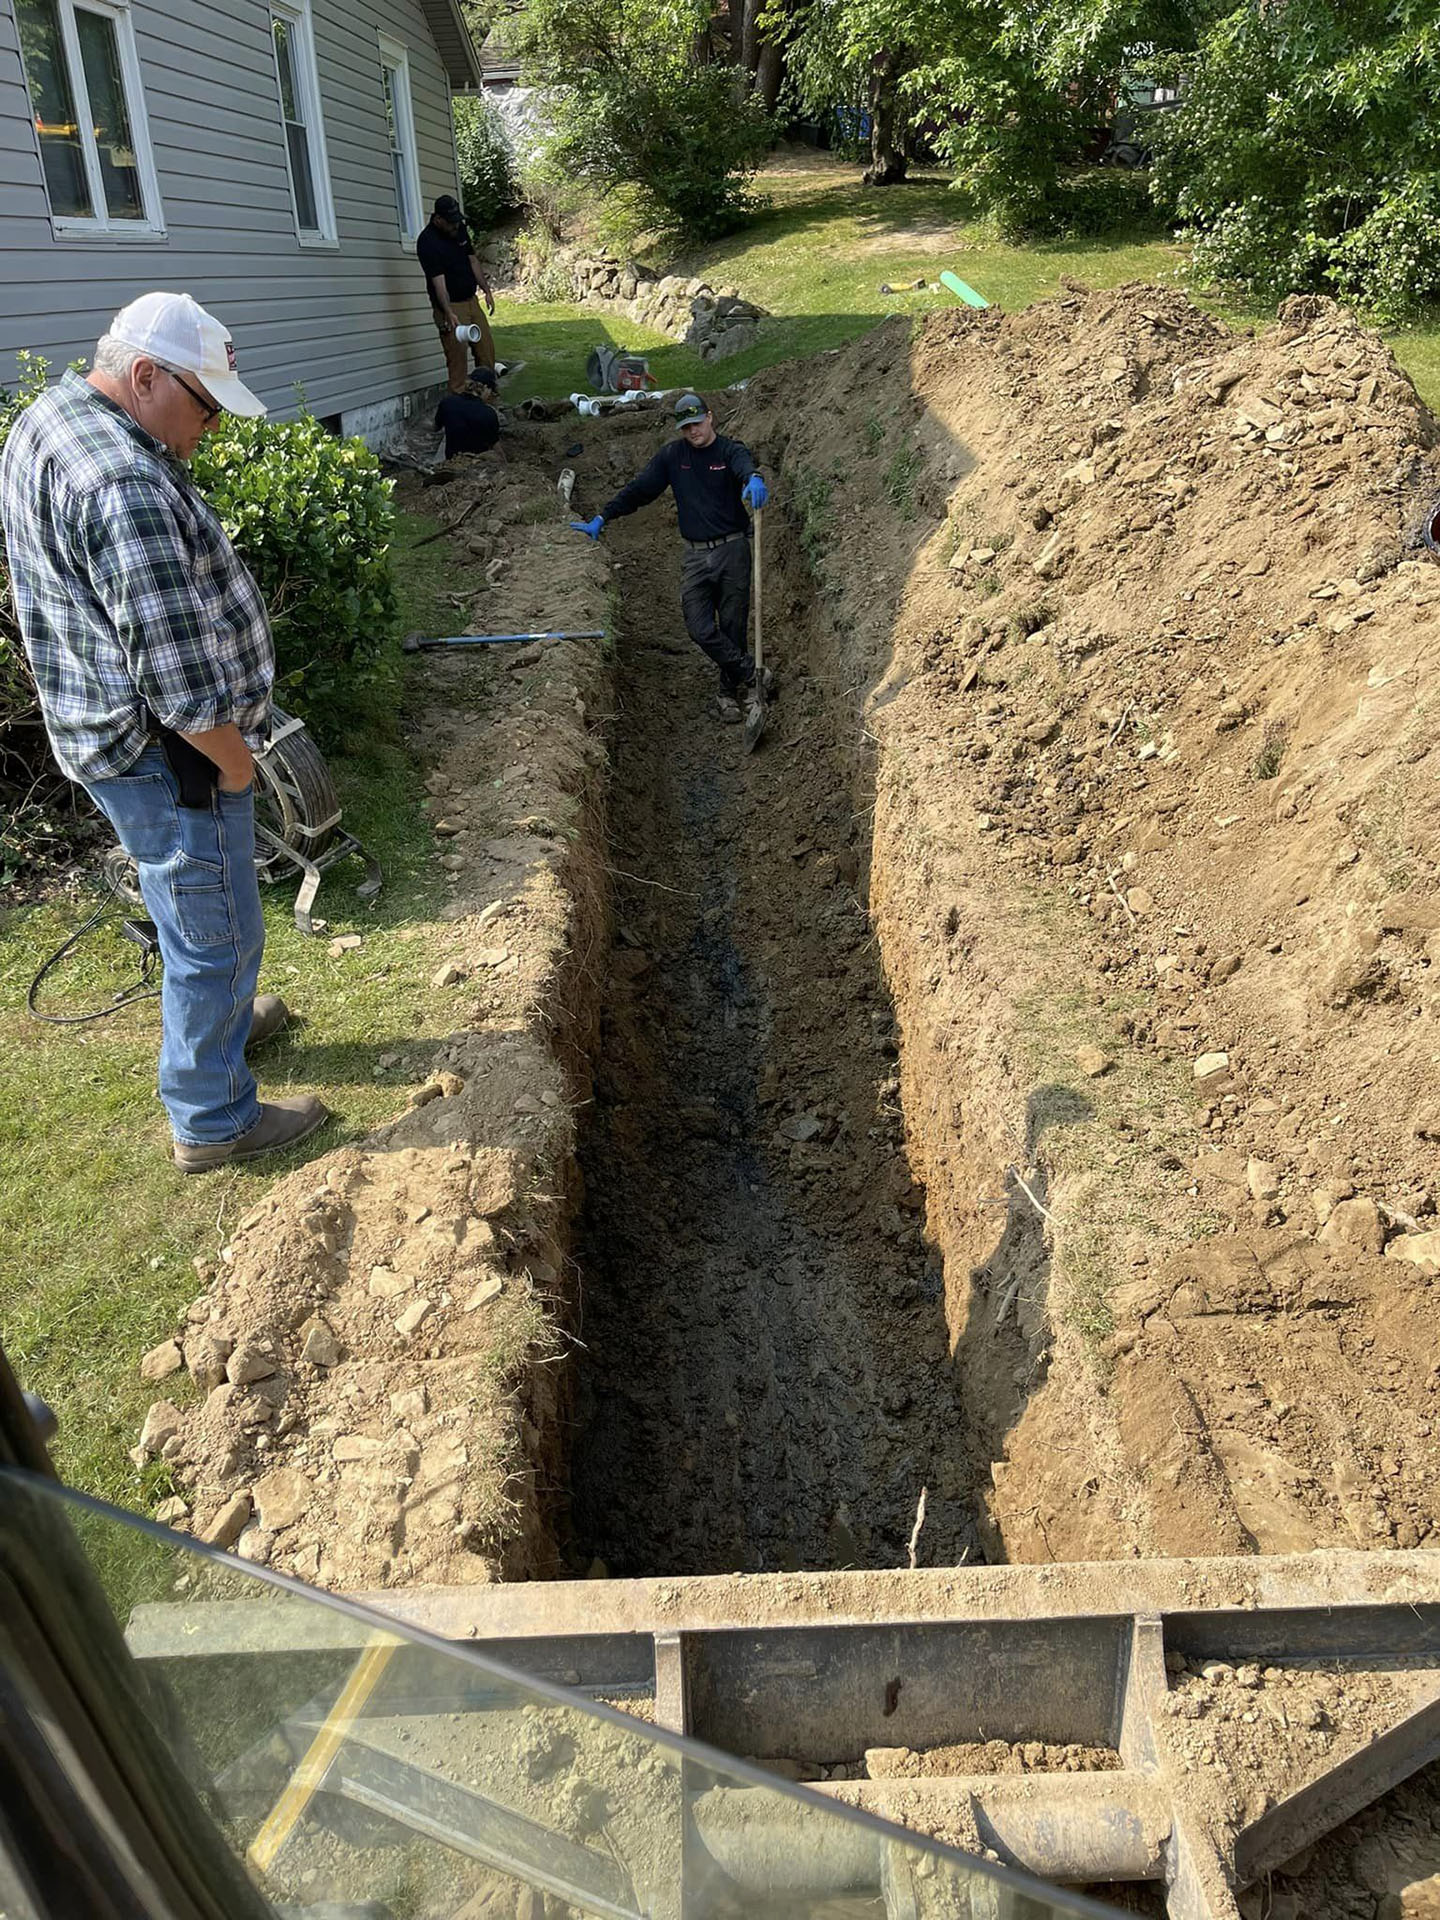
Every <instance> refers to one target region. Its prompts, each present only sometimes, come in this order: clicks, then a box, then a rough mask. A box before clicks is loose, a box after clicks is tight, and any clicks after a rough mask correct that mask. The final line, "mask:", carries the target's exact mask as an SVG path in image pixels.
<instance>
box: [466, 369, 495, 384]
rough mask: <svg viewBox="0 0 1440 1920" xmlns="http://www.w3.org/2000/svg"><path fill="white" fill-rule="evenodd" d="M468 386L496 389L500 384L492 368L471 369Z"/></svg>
mask: <svg viewBox="0 0 1440 1920" xmlns="http://www.w3.org/2000/svg"><path fill="white" fill-rule="evenodd" d="M469 384H470V385H471V386H472V387H498V386H499V384H500V382H499V381H498V380H497V379H496V378H495V369H494V368H493V367H472V368H471V370H470V381H469Z"/></svg>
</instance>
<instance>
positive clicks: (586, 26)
mask: <svg viewBox="0 0 1440 1920" xmlns="http://www.w3.org/2000/svg"><path fill="white" fill-rule="evenodd" d="M519 19H520V24H519V32H520V34H521V36H522V49H523V54H524V58H525V60H526V63H527V70H528V72H529V74H530V75H531V77H532V78H533V79H534V80H535V82H536V84H537V85H542V86H544V87H545V88H546V90H547V95H548V102H549V108H550V116H551V118H550V124H551V132H550V135H549V138H548V141H547V143H546V147H547V150H546V153H545V156H544V162H543V164H544V166H545V168H546V169H547V170H548V171H549V172H551V173H552V174H557V175H560V176H563V177H565V178H567V179H568V180H570V181H572V182H578V183H582V184H583V185H584V186H586V187H587V188H589V189H590V190H591V191H592V192H593V193H595V194H597V195H599V196H601V197H604V196H607V195H611V194H615V193H617V192H622V191H623V192H626V193H628V195H629V196H630V197H631V198H632V199H633V201H634V203H635V205H636V214H637V219H638V221H639V223H641V224H643V225H646V226H653V227H655V228H656V229H658V230H661V231H669V232H678V233H683V234H684V236H685V237H686V238H687V239H689V240H704V239H709V238H712V237H714V236H716V235H719V234H722V233H727V232H730V231H732V230H733V229H734V228H735V227H737V226H738V225H740V223H741V222H742V221H743V219H744V217H745V215H746V214H747V212H748V211H749V210H750V207H751V205H752V204H753V201H752V198H751V196H750V194H749V191H748V183H749V181H750V178H751V176H752V175H753V173H754V171H755V169H756V167H758V166H759V164H760V162H761V160H762V159H763V158H764V156H765V152H766V149H767V147H768V144H769V141H770V137H771V132H772V128H771V124H770V121H769V118H768V116H767V115H766V114H765V112H764V111H763V109H762V108H761V107H760V106H759V104H758V103H757V102H756V101H755V100H754V99H753V98H752V97H751V96H750V95H748V94H747V93H745V92H744V91H743V89H742V88H741V87H740V86H739V85H738V76H737V73H736V70H735V69H734V68H731V67H725V66H719V65H711V64H709V63H706V62H702V61H700V60H699V59H697V49H698V47H699V45H700V41H701V37H702V35H703V34H704V32H705V31H706V30H707V27H708V21H709V7H708V5H705V4H701V0H533V3H532V4H531V5H530V6H529V7H528V8H527V10H526V12H525V13H524V14H523V15H522V16H520V17H519Z"/></svg>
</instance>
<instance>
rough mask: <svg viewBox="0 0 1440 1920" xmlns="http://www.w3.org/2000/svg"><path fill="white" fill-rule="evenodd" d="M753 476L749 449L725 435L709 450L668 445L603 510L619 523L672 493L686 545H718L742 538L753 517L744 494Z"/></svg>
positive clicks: (604, 516)
mask: <svg viewBox="0 0 1440 1920" xmlns="http://www.w3.org/2000/svg"><path fill="white" fill-rule="evenodd" d="M754 471H755V460H754V456H753V455H752V454H751V452H750V449H749V448H748V447H745V446H742V445H741V444H740V442H739V441H738V440H727V439H726V438H725V436H724V435H723V434H719V433H717V434H716V436H715V438H714V439H713V440H712V441H711V442H710V444H709V446H708V447H692V446H690V445H688V444H687V443H686V442H685V441H684V440H667V441H666V443H665V445H664V446H663V447H661V449H660V451H659V452H658V453H657V454H656V456H655V458H654V459H653V460H652V461H651V462H650V464H649V466H648V467H646V468H645V469H644V470H643V472H640V473H637V474H636V476H635V478H634V479H633V480H632V481H631V482H630V484H629V485H628V486H626V487H622V488H621V489H620V491H619V493H617V494H616V496H615V498H614V499H613V500H612V501H611V502H610V504H609V506H608V507H602V508H601V517H602V519H605V520H619V519H621V518H622V517H623V516H624V515H625V514H627V513H634V511H635V509H636V508H637V507H648V506H649V504H650V502H651V501H652V500H658V499H659V498H660V496H661V494H662V493H663V492H664V491H665V489H666V488H667V487H669V489H670V491H671V492H672V493H673V494H674V495H675V512H676V514H677V516H678V518H679V521H680V533H681V537H682V538H683V539H686V540H719V539H722V538H723V537H724V535H725V534H727V533H744V532H745V531H746V529H747V528H748V527H749V524H750V517H749V515H748V514H747V513H746V511H745V504H744V502H743V501H742V500H741V498H740V489H741V488H742V487H743V486H744V484H745V482H746V481H747V480H748V479H749V478H750V476H751V474H752V473H754Z"/></svg>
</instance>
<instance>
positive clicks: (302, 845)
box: [255, 707, 340, 880]
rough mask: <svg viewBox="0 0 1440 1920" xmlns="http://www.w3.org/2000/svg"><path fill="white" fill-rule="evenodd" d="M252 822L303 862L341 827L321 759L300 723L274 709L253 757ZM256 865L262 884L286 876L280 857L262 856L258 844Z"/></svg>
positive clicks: (337, 802) (315, 854) (287, 867)
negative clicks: (264, 739)
mask: <svg viewBox="0 0 1440 1920" xmlns="http://www.w3.org/2000/svg"><path fill="white" fill-rule="evenodd" d="M255 821H256V824H257V826H261V827H268V828H269V830H270V832H271V833H273V834H274V835H275V837H276V839H277V840H283V841H284V843H285V845H286V846H287V847H289V848H291V849H292V850H293V851H294V852H295V853H298V854H302V855H303V856H304V857H305V859H307V860H315V859H317V858H318V857H319V855H320V854H322V853H324V851H325V849H326V848H327V847H328V846H329V845H330V844H331V842H332V841H333V840H334V838H335V832H336V829H337V828H338V827H339V825H340V798H339V795H338V794H337V793H336V791H335V783H334V781H333V780H332V779H331V778H330V769H329V768H328V767H327V766H326V764H325V759H324V755H323V754H322V753H321V751H320V749H319V748H318V747H317V746H316V744H315V742H314V741H313V740H312V739H311V737H310V735H309V733H308V732H307V730H306V727H305V722H304V721H303V720H297V719H295V718H294V716H293V715H292V714H288V713H282V712H281V710H280V708H279V707H276V708H274V709H273V711H272V714H271V729H270V744H269V745H268V746H267V747H266V748H265V750H264V752H263V753H259V754H257V755H256V756H255ZM255 864H256V865H257V866H258V867H259V869H260V872H261V874H262V875H263V877H264V878H266V879H267V880H268V879H274V878H278V877H279V875H280V874H282V873H288V872H289V871H290V865H289V862H288V861H286V859H285V856H284V855H283V854H281V853H279V852H276V851H273V850H272V851H271V852H270V853H269V854H268V855H267V854H266V852H265V850H264V845H263V842H262V844H261V845H260V846H259V847H258V848H257V850H256V855H255Z"/></svg>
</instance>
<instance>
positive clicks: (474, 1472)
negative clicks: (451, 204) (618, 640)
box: [135, 455, 611, 1588]
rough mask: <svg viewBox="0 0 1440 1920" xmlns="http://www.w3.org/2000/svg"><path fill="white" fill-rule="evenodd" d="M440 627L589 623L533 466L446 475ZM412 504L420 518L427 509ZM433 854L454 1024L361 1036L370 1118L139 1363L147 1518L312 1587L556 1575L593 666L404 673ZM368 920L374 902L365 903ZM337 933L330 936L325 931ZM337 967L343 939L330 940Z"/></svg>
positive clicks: (443, 666)
mask: <svg viewBox="0 0 1440 1920" xmlns="http://www.w3.org/2000/svg"><path fill="white" fill-rule="evenodd" d="M443 499H444V505H443V507H442V509H441V511H442V512H443V513H444V514H446V515H447V516H448V517H450V518H451V519H456V520H458V519H459V518H460V516H461V514H462V513H463V512H465V510H466V509H467V508H468V509H470V511H469V512H468V514H467V515H466V518H465V523H464V531H463V533H461V534H457V535H456V536H455V540H456V549H457V555H456V557H457V579H458V580H459V581H460V582H461V583H462V584H463V585H464V586H465V591H464V592H462V593H460V594H458V595H457V596H456V599H457V602H458V603H459V604H458V606H457V615H456V618H457V623H458V627H459V630H461V631H464V630H465V623H466V617H467V616H468V617H469V618H470V620H471V625H470V628H469V630H470V631H497V630H498V631H509V630H516V631H525V630H531V629H534V628H537V627H545V628H549V627H552V626H553V627H554V628H557V629H570V630H574V629H580V628H586V627H592V626H595V627H599V626H603V625H604V622H605V612H606V606H605V584H604V580H603V577H602V576H601V574H600V573H599V572H597V568H596V563H595V560H594V557H593V556H592V555H589V554H586V553H585V552H584V551H583V550H581V549H580V548H579V546H578V545H577V544H572V543H571V542H570V541H569V540H568V539H562V538H560V529H561V527H563V507H562V505H561V502H560V501H559V499H558V498H557V496H556V494H555V491H554V481H553V477H552V476H550V475H549V474H548V472H547V471H546V470H545V469H544V468H540V469H538V470H537V469H532V468H529V467H527V465H526V464H525V461H524V459H523V455H522V457H520V458H518V459H517V460H515V461H514V462H513V463H512V464H511V465H510V466H509V467H506V468H497V467H494V466H491V465H489V464H488V463H486V464H474V465H468V466H467V467H466V469H464V470H463V472H462V475H461V477H460V478H458V479H457V480H456V481H455V482H454V483H453V485H451V486H450V487H448V488H446V489H445V490H444V494H443ZM427 504H429V502H427ZM418 671H420V672H421V673H423V675H424V677H425V686H426V689H427V699H428V703H429V704H428V707H427V711H426V714H425V721H424V728H423V738H424V741H425V744H426V753H427V759H428V761H429V772H428V774H427V778H426V787H427V791H428V795H429V798H428V799H427V802H426V805H427V807H428V808H429V810H430V813H431V815H432V819H433V825H434V834H435V856H434V857H435V859H436V861H437V863H438V865H439V867H440V868H441V870H442V871H443V872H444V874H445V876H446V879H447V883H448V886H449V890H450V900H449V905H448V907H447V910H446V913H445V916H444V918H443V919H442V920H441V921H440V922H438V923H436V924H434V925H430V926H420V927H416V928H415V929H414V935H415V937H416V938H417V939H422V940H424V941H426V942H427V944H428V945H429V947H430V950H431V955H432V957H433V960H434V966H435V984H436V986H437V987H443V988H444V989H446V990H447V991H451V992H453V994H454V1001H455V1028H454V1030H453V1032H452V1033H451V1034H450V1035H449V1038H448V1040H447V1042H446V1044H445V1046H444V1047H443V1048H442V1049H441V1051H440V1052H439V1053H438V1054H437V1055H436V1056H435V1057H434V1058H432V1059H428V1060H427V1059H417V1058H415V1057H413V1056H414V1049H413V1048H412V1047H409V1046H407V1045H406V1044H405V1043H404V1042H403V1040H402V1041H400V1042H399V1043H397V1042H395V1041H394V1040H387V1039H386V1038H385V1037H383V1036H382V1037H378V1038H377V1045H376V1068H375V1070H376V1074H377V1077H379V1078H382V1079H383V1078H391V1079H393V1080H395V1081H396V1083H397V1118H396V1119H395V1120H394V1121H393V1123H391V1124H390V1125H389V1126H387V1127H384V1128H382V1129H381V1130H380V1131H379V1132H378V1133H376V1134H374V1135H372V1136H370V1137H369V1138H368V1139H365V1140H363V1141H361V1142H358V1143H355V1144H353V1145H350V1146H346V1147H343V1148H341V1149H340V1150H338V1151H336V1152H333V1153H330V1154H328V1155H326V1156H325V1157H324V1158H323V1159H321V1160H319V1161H317V1162H315V1163H314V1164H312V1165H311V1166H309V1167H306V1168H304V1169H302V1170H301V1171H299V1172H297V1173H294V1174H292V1175H290V1176H289V1177H288V1178H287V1179H285V1180H283V1181H282V1182H280V1184H279V1185H278V1186H277V1187H276V1189H275V1191H274V1193H273V1195H272V1196H271V1198H270V1199H269V1200H268V1201H267V1202H265V1203H264V1204H263V1205H261V1206H260V1207H258V1208H257V1209H255V1211H254V1212H252V1213H251V1214H250V1215H249V1216H248V1217H246V1218H245V1219H244V1220H242V1221H241V1222H240V1223H239V1226H238V1227H237V1229H236V1230H235V1232H234V1233H233V1234H231V1235H230V1237H229V1239H228V1240H227V1241H226V1242H225V1244H224V1245H223V1246H222V1247H221V1249H220V1253H219V1258H218V1260H217V1261H214V1262H209V1261H207V1260H205V1259H204V1258H201V1259H199V1260H197V1267H198V1268H199V1269H200V1271H201V1274H202V1277H203V1278H204V1279H205V1280H206V1282H207V1285H206V1288H205V1291H204V1292H203V1293H202V1294H201V1295H200V1297H199V1298H198V1299H197V1300H196V1302H195V1303H194V1305H193V1306H192V1307H191V1308H190V1311H189V1315H188V1317H187V1323H186V1325H185V1326H184V1327H183V1328H182V1329H180V1331H179V1333H178V1335H177V1339H176V1340H175V1341H174V1342H167V1343H165V1344H164V1345H162V1346H161V1347H160V1348H157V1349H156V1350H155V1351H154V1352H153V1353H152V1354H150V1355H147V1356H146V1359H145V1361H144V1362H143V1363H142V1368H143V1370H144V1371H146V1372H147V1374H148V1376H149V1377H151V1378H153V1379H156V1380H157V1381H163V1380H164V1379H165V1378H166V1377H167V1376H168V1375H170V1374H172V1373H173V1374H176V1375H180V1370H181V1368H183V1369H184V1374H183V1375H181V1376H180V1377H182V1378H183V1379H184V1380H185V1384H186V1386H187V1388H188V1393H187V1394H186V1395H177V1396H176V1397H175V1399H166V1400H161V1401H158V1402H157V1403H156V1404H155V1405H154V1406H152V1407H151V1409H150V1413H149V1416H148V1418H147V1420H146V1422H145V1428H144V1431H143V1432H142V1433H141V1435H140V1438H139V1443H138V1445H137V1448H136V1453H135V1457H136V1460H137V1463H138V1464H145V1463H147V1462H149V1461H150V1460H152V1459H161V1460H164V1461H166V1462H168V1463H169V1467H170V1477H171V1479H172V1482H173V1484H174V1486H175V1488H176V1492H175V1493H174V1494H173V1495H172V1496H171V1497H170V1498H169V1499H167V1500H166V1501H165V1502H164V1503H162V1505H161V1506H160V1508H159V1509H158V1517H160V1518H162V1519H165V1520H168V1521H169V1522H170V1523H171V1524H172V1525H177V1526H181V1527H187V1528H190V1529H192V1530H193V1531H195V1532H196V1533H198V1534H199V1535H200V1536H201V1537H202V1538H203V1539H206V1540H208V1541H211V1542H212V1543H214V1544H217V1545H220V1546H225V1547H233V1548H235V1549H236V1551H237V1552H238V1553H239V1554H240V1555H241V1557H242V1558H244V1559H248V1560H251V1561H255V1562H260V1563H262V1564H268V1565H271V1566H275V1567H278V1568H281V1569H282V1570H284V1571H286V1572H291V1573H296V1574H299V1575H300V1576H301V1577H302V1578H304V1579H307V1580H311V1581H316V1582H318V1583H319V1584H320V1585H322V1586H329V1587H335V1588H355V1587H357V1586H379V1587H384V1586H390V1585H394V1584H404V1583H408V1582H412V1581H417V1580H428V1581H441V1582H446V1583H460V1584H465V1583H468V1582H472V1581H477V1580H482V1581H483V1580H489V1579H497V1578H505V1577H510V1578H514V1577H534V1576H536V1575H542V1574H545V1573H553V1572H554V1571H556V1570H557V1569H558V1566H559V1558H558V1553H557V1548H556V1538H557V1531H558V1526H557V1514H558V1513H559V1511H560V1508H559V1485H560V1482H561V1480H562V1477H563V1472H564V1466H563V1462H564V1453H565V1445H564V1440H565V1425H566V1413H565V1410H566V1407H567V1406H568V1404H569V1399H570V1384H569V1378H568V1374H567V1372H566V1369H565V1367H564V1366H563V1364H562V1358H563V1350H564V1339H565V1332H564V1330H565V1328H566V1326H567V1323H568V1306H567V1302H568V1300H569V1297H570V1283H569V1280H568V1278H567V1267H568V1248H569V1217H570V1213H571V1211H572V1210H573V1207H574V1204H575V1200H576V1193H577V1176H576V1171H575V1160H574V1149H575V1135H576V1110H577V1108H578V1107H579V1106H581V1105H582V1104H583V1101H584V1098H585V1095H586V1090H587V1085H588V1073H589V1066H588V1062H589V1058H590V1054H591V1051H592V1048H593V1026H594V1019H595V1006H596V990H597V986H598V982H599V980H600V979H601V978H602V977H603V974H604V971H605V967H606V964H607V959H606V938H607V936H606V931H605V928H606V920H605V910H604V870H603V863H604V858H605V845H604V832H605V829H604V798H605V767H606V753H605V747H604V741H603V734H602V732H601V730H600V728H601V724H602V723H603V718H604V715H605V712H606V710H607V707H608V704H609V702H610V698H611V694H610V675H609V667H608V663H607V660H606V657H605V653H604V649H603V648H602V647H601V646H599V645H597V644H596V643H594V642H581V641H576V642H562V643H558V644H555V645H551V646H550V647H548V648H545V647H541V646H538V645H537V646H532V647H528V648H511V649H507V650H505V651H504V652H503V653H502V652H500V651H499V650H497V651H496V652H494V653H491V652H489V650H484V651H482V650H476V652H474V653H458V652H457V653H455V654H449V655H444V656H439V655H427V656H422V664H421V665H420V667H419V669H418ZM377 911H381V912H383V911H384V895H383V894H382V896H381V898H380V902H379V903H378V906H377ZM337 944H338V943H337ZM354 957H355V961H356V963H357V964H363V945H361V944H360V943H359V942H357V943H356V946H355V952H354Z"/></svg>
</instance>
